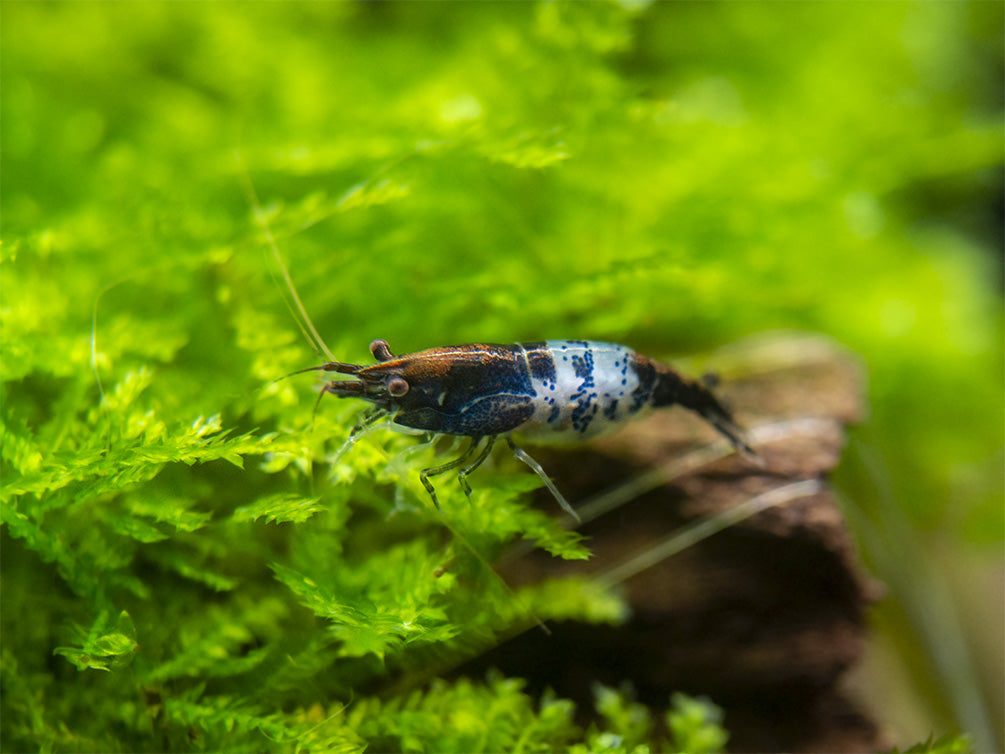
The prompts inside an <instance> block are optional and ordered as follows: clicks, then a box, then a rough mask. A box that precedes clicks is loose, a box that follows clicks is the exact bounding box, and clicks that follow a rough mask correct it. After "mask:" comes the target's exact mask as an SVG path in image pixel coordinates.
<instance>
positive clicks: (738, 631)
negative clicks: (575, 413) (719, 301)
mask: <svg viewBox="0 0 1005 754" xmlns="http://www.w3.org/2000/svg"><path fill="white" fill-rule="evenodd" d="M714 366H721V369H722V375H723V377H724V380H723V385H722V387H721V388H720V389H719V390H718V392H719V394H720V395H721V396H722V397H723V398H724V400H725V401H726V402H727V403H728V404H729V405H731V406H732V407H733V409H734V410H735V412H736V415H737V418H738V420H739V421H740V422H741V424H743V425H744V426H746V427H748V428H749V433H750V439H751V440H752V442H753V444H754V446H755V447H756V449H757V452H758V454H759V456H760V457H761V459H762V461H763V466H758V465H757V464H755V463H753V462H751V461H750V460H749V459H745V458H742V457H739V456H736V455H734V454H731V453H730V451H729V449H728V448H726V446H725V443H720V442H719V441H718V440H717V438H716V436H715V432H714V431H713V430H711V429H710V428H709V427H707V426H706V425H705V424H703V423H702V422H701V421H700V420H698V419H696V418H694V417H693V416H691V415H689V414H688V413H687V412H685V411H678V410H672V411H664V412H659V413H656V414H654V415H652V416H651V417H649V418H648V419H647V420H645V421H643V422H640V423H637V424H635V425H632V426H630V427H628V428H626V429H625V430H624V431H622V432H621V433H619V434H617V435H615V436H612V437H609V438H604V439H602V440H600V441H597V442H595V443H594V444H593V445H591V446H590V447H589V448H588V449H585V450H579V451H574V450H568V449H566V450H563V451H561V452H555V453H551V454H548V455H546V456H545V455H544V454H542V453H540V452H538V453H536V454H535V455H536V456H537V457H538V458H540V460H541V461H542V462H543V463H544V465H545V467H546V468H547V469H548V470H549V472H551V473H552V475H553V477H554V478H555V481H556V482H557V484H558V486H559V488H560V489H561V490H563V492H565V493H566V495H567V496H568V497H569V499H570V500H584V499H588V498H591V497H593V499H594V502H593V503H589V502H588V503H587V504H586V505H585V507H583V508H582V509H581V511H582V512H583V513H584V519H586V520H585V521H584V523H583V525H582V527H581V531H582V532H583V533H584V534H585V535H587V536H588V537H589V543H590V547H591V549H592V550H593V552H594V553H595V556H594V558H593V559H591V560H590V561H588V562H586V563H580V562H565V561H556V560H555V559H552V558H549V557H548V556H546V555H544V554H542V553H540V552H527V551H524V552H520V553H519V554H518V556H516V557H511V558H509V559H508V560H506V561H504V563H503V565H502V571H503V576H504V578H505V579H506V580H507V581H508V582H510V583H511V584H513V585H520V584H524V583H529V582H533V581H536V580H539V579H541V578H543V577H545V576H549V577H555V576H562V575H567V574H584V573H586V574H590V575H591V576H593V577H594V578H597V579H600V580H602V581H605V582H606V583H610V584H612V585H615V584H616V585H620V588H621V589H623V590H624V593H625V595H626V597H627V601H628V603H629V605H630V607H631V617H630V618H629V620H628V621H627V622H626V623H624V624H622V625H618V626H596V625H587V624H580V623H574V622H565V623H560V624H558V625H553V626H552V634H551V635H546V634H545V633H544V632H542V631H529V632H526V633H524V634H522V635H521V636H518V637H516V638H514V639H512V640H510V641H508V642H506V643H504V644H502V645H500V646H499V647H497V648H495V649H494V650H492V651H491V652H489V653H488V654H486V655H485V656H482V657H480V658H479V659H478V660H477V661H475V662H474V663H472V664H471V665H469V666H467V667H466V668H464V669H463V670H462V672H463V673H478V672H480V671H481V670H483V669H486V668H489V667H498V668H500V669H501V670H502V671H503V672H505V673H506V674H508V675H516V676H521V677H524V678H526V679H527V681H528V684H529V686H530V688H532V689H536V690H543V689H544V688H546V687H550V688H552V689H554V690H555V691H556V692H557V693H558V694H559V695H560V696H566V697H570V698H573V699H575V700H577V701H578V702H579V703H580V709H587V710H588V709H590V708H591V691H590V688H591V684H592V683H593V682H596V681H599V682H602V683H604V684H607V685H612V686H619V685H621V684H622V683H623V682H626V681H628V682H630V683H631V685H632V686H633V687H634V689H635V691H636V694H637V698H638V699H639V700H640V701H642V702H644V703H646V704H649V705H651V706H652V708H653V709H654V710H655V711H662V710H665V709H666V708H667V706H668V701H669V696H670V694H671V693H672V692H674V691H683V692H686V693H690V694H693V695H702V694H703V695H707V696H708V697H710V698H711V699H712V700H713V701H714V702H716V703H717V704H718V705H720V706H721V707H723V708H724V710H725V713H726V718H725V725H726V728H727V729H728V730H729V731H730V732H731V735H732V738H731V740H730V743H729V749H730V750H732V751H780V750H788V751H830V752H839V751H849V752H851V751H869V750H875V749H876V748H877V747H880V746H882V745H883V743H884V742H883V741H882V740H881V738H880V735H879V733H878V730H877V726H876V724H875V723H874V722H873V721H872V720H871V719H870V718H869V716H868V715H867V713H865V712H863V711H862V710H860V709H858V708H857V707H856V706H855V702H854V700H852V699H849V698H848V697H847V696H846V694H845V692H844V690H843V688H842V678H843V676H844V675H845V673H846V671H847V670H848V669H849V668H850V667H851V666H853V665H855V664H856V663H857V662H858V661H859V660H860V658H861V656H862V652H863V646H864V640H865V635H866V630H867V629H866V620H865V615H866V610H867V608H868V606H869V603H870V602H871V601H872V600H874V599H875V598H876V596H877V592H878V590H877V588H876V586H875V585H874V584H872V583H871V582H869V581H868V580H867V579H866V578H864V577H863V576H862V574H861V572H860V570H859V569H858V567H857V565H856V560H855V555H854V551H853V546H852V542H851V540H850V538H849V535H848V532H847V530H846V528H845V525H844V521H843V518H842V515H841V512H840V510H839V508H838V506H837V504H836V501H835V499H834V496H833V494H832V493H831V492H830V490H829V488H828V486H827V482H826V476H827V474H828V473H829V472H830V471H831V470H832V469H833V468H834V466H835V465H836V463H837V461H838V458H839V455H840V452H841V449H842V445H843V442H844V429H843V428H844V425H845V424H847V423H851V422H855V421H858V420H859V419H860V418H861V416H862V412H863V408H862V395H863V392H864V386H863V379H862V370H861V368H860V366H859V364H858V362H857V361H856V360H855V359H854V358H852V357H851V356H850V355H848V354H847V353H845V352H844V351H842V350H841V349H839V348H838V347H836V346H835V345H833V344H831V343H830V342H829V341H826V340H824V339H822V338H818V337H811V336H794V335H779V336H774V337H771V338H764V339H760V340H758V341H756V342H749V343H746V344H742V345H740V346H736V347H734V348H732V349H730V351H729V352H727V353H723V354H722V355H721V356H720V358H719V359H718V361H717V363H716V364H715V365H714ZM609 488H613V490H614V491H613V492H609V493H607V494H606V495H605V494H601V495H600V496H599V498H598V497H597V491H598V490H607V489H609ZM755 510H756V511H757V512H756V513H755V512H754V511H755ZM726 511H730V512H733V513H736V512H737V511H739V512H740V514H741V515H746V516H747V517H746V518H743V519H742V520H734V521H732V522H728V525H726V524H720V525H726V528H724V529H722V530H721V531H718V532H717V533H714V534H712V535H711V536H708V537H707V538H705V539H703V540H702V541H700V542H698V543H697V544H695V545H693V546H688V547H685V546H684V545H683V544H681V543H679V542H678V543H677V544H673V541H671V543H670V545H669V547H668V545H667V541H668V537H670V536H671V535H673V533H674V532H678V531H680V530H681V528H682V527H687V526H688V525H689V524H694V523H695V522H698V521H704V520H707V519H708V517H710V516H714V515H715V514H720V513H723V512H726ZM740 517H741V516H737V518H740ZM660 548H662V551H661V549H660Z"/></svg>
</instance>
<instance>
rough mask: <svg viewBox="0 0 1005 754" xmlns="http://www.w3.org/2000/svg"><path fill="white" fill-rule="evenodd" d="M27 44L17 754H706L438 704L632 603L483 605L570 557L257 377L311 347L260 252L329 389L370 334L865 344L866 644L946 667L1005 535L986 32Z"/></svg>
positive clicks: (572, 29)
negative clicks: (965, 590) (553, 753)
mask: <svg viewBox="0 0 1005 754" xmlns="http://www.w3.org/2000/svg"><path fill="white" fill-rule="evenodd" d="M0 12H2V14H3V24H2V26H0V34H2V44H0V48H2V49H0V56H2V59H0V63H2V68H0V71H2V77H3V81H2V83H3V86H2V87H0V98H2V108H3V112H4V113H5V118H4V127H3V129H2V133H0V138H2V183H3V186H2V188H3V191H2V194H0V203H2V206H0V208H2V217H3V244H2V246H0V276H2V277H0V285H2V309H0V323H2V330H0V332H2V340H3V345H2V349H0V377H2V394H0V399H2V410H0V418H2V422H3V427H2V430H0V432H2V435H0V436H2V440H0V443H2V445H0V455H2V461H0V473H2V534H0V546H2V551H0V556H2V565H3V591H2V636H3V643H2V681H3V689H4V692H3V695H2V705H3V706H2V716H0V721H2V722H0V725H2V728H0V733H2V736H0V746H2V748H3V749H4V750H22V749H44V750H51V751H79V750H95V751H97V750H101V751H144V750H146V751H167V750H197V751H213V750H223V749H226V750H228V751H243V750H255V751H258V750H261V749H262V748H263V747H269V748H272V747H276V748H279V749H288V750H319V749H325V750H332V751H346V752H353V751H362V750H363V749H364V748H366V747H368V746H369V747H370V748H371V749H372V750H380V751H384V750H387V751H390V750H400V751H404V750H408V751H427V750H428V751H462V750H463V751H504V750H505V751H520V750H527V751H542V750H551V749H555V748H564V747H570V746H579V747H583V748H582V750H589V751H597V750H602V749H603V750H611V751H622V750H624V751H630V750H637V751H641V750H644V748H645V747H653V748H663V749H665V750H674V747H675V746H679V747H681V748H680V749H679V750H695V748H694V747H699V748H701V747H704V748H705V750H709V751H713V750H721V748H722V746H724V745H725V742H726V739H727V735H726V732H725V731H728V728H729V720H728V718H727V719H726V720H724V721H721V720H719V719H718V718H717V717H716V715H715V709H714V707H712V706H711V705H708V706H704V707H703V706H702V705H703V704H705V703H703V702H700V701H696V700H688V699H687V698H686V697H679V698H678V697H675V698H674V700H671V699H667V704H666V709H665V710H663V711H661V712H660V713H659V714H661V715H665V716H666V719H667V720H668V721H669V722H667V723H666V724H661V725H657V724H655V718H650V717H647V715H650V714H651V713H649V712H648V711H646V710H635V711H632V710H633V709H634V708H633V707H632V705H631V702H630V700H629V699H628V698H627V696H624V695H622V693H621V692H614V691H611V690H604V689H600V690H598V691H597V709H598V712H599V713H600V718H599V719H600V721H601V722H600V723H598V724H597V725H595V726H593V727H590V728H584V727H582V726H578V725H577V724H576V723H575V710H574V709H573V707H572V705H571V703H570V702H567V701H565V700H562V699H559V698H555V697H547V696H546V697H545V698H542V699H534V698H532V697H530V696H529V695H527V694H526V693H524V691H523V687H522V684H521V681H520V680H519V679H513V678H505V677H503V676H501V675H498V674H497V675H493V676H491V677H489V678H487V679H485V680H484V681H472V680H467V679H460V680H444V679H442V678H439V677H438V676H439V675H441V674H442V673H444V672H445V671H446V670H449V669H450V668H452V667H455V666H456V665H457V664H458V663H459V662H461V661H462V660H463V659H464V658H467V657H470V656H472V655H473V654H477V653H478V652H479V651H481V650H483V649H484V648H486V647H489V646H492V645H493V644H494V643H495V642H497V641H498V640H499V638H500V637H502V636H505V635H507V634H509V633H512V632H514V631H518V630H524V629H526V628H527V627H529V626H530V627H532V626H534V625H535V623H536V622H537V621H547V620H550V619H576V620H583V621H592V622H610V623H617V622H618V621H620V620H623V619H624V617H625V606H624V604H623V602H622V600H621V597H620V595H619V594H618V593H617V592H616V591H609V590H605V589H601V588H599V587H597V586H596V585H594V584H591V583H589V582H587V581H577V580H567V581H554V582H546V583H543V584H540V585H537V586H533V587H526V588H522V589H520V590H519V591H518V592H514V591H513V590H512V589H511V588H510V587H509V586H508V585H506V584H505V583H503V582H501V581H500V580H499V579H498V578H497V577H496V576H495V575H494V574H493V572H492V571H491V569H490V568H489V567H488V565H487V564H488V563H489V562H491V561H492V560H493V559H494V558H495V556H496V555H498V553H500V552H501V551H502V550H503V548H504V547H505V546H506V545H507V544H510V543H512V542H514V541H516V540H519V539H529V540H533V541H534V542H535V544H536V546H538V547H541V548H544V549H545V550H547V551H548V552H550V553H552V554H553V555H554V556H556V557H560V558H585V557H588V555H589V549H588V544H589V543H588V542H584V541H582V540H581V539H580V538H579V537H578V535H576V534H575V533H570V532H568V531H566V530H565V529H563V528H562V527H561V526H559V524H558V522H557V516H556V515H548V512H547V511H544V512H542V511H539V510H537V509H534V508H529V507H528V506H527V495H528V492H529V491H530V490H532V489H534V488H535V487H537V486H538V485H539V482H538V480H537V479H536V477H533V476H532V475H530V474H528V473H527V471H526V469H522V468H519V467H518V466H517V465H516V464H513V463H510V462H509V461H506V460H502V459H500V460H499V461H498V463H497V464H496V465H495V466H494V467H493V468H490V469H482V470H479V472H478V473H477V474H476V475H475V476H474V477H473V479H472V485H473V487H474V493H473V495H472V497H471V498H470V500H469V499H468V498H467V497H466V496H465V495H464V493H463V492H462V491H461V489H460V488H459V486H458V485H457V484H456V483H455V481H454V480H453V479H452V478H450V477H440V478H439V479H438V480H437V492H438V495H439V498H440V501H441V503H442V507H443V514H442V516H441V515H438V514H437V512H436V510H435V509H434V508H433V507H432V505H431V504H430V502H429V499H428V497H427V496H426V494H425V491H424V490H423V488H422V486H421V484H420V483H419V479H418V471H419V470H420V469H422V468H425V467H428V466H430V465H435V463H436V461H434V457H436V451H435V449H434V448H432V447H426V448H423V449H418V450H412V448H413V447H414V446H415V443H416V440H415V438H411V437H406V436H401V435H398V434H394V433H390V432H385V433H379V434H376V435H374V436H373V437H372V439H371V438H368V439H366V440H364V441H362V442H360V443H358V444H357V445H356V446H355V447H354V448H353V449H352V451H351V452H350V453H349V454H347V455H346V456H344V457H343V458H341V459H340V460H339V462H338V463H337V464H335V465H332V464H330V463H329V459H330V457H331V454H332V453H333V452H334V451H335V449H337V448H338V447H339V445H340V443H341V442H342V441H343V440H344V439H345V437H346V435H347V433H348V431H349V428H350V427H351V426H352V425H353V424H354V423H355V421H356V420H357V419H358V418H359V415H360V410H361V406H359V405H357V404H356V403H355V402H352V401H346V402H337V401H335V400H327V399H326V400H324V401H322V403H321V404H320V407H319V408H318V409H317V412H316V413H315V412H314V399H315V394H314V393H313V392H312V391H311V389H310V385H311V383H312V381H311V379H310V378H309V377H302V378H292V379H289V380H283V381H278V382H277V381H276V380H277V379H278V378H280V377H282V376H283V375H285V374H287V373H289V372H292V371H294V370H296V369H301V368H304V367H306V366H311V365H312V364H316V363H318V356H317V355H316V354H314V353H313V352H312V351H311V348H310V345H309V343H308V341H307V339H306V338H304V336H303V334H302V332H301V330H300V328H299V326H298V315H297V313H296V311H295V308H294V306H293V302H292V301H291V298H290V294H289V292H288V290H287V289H286V286H285V283H284V282H283V279H282V271H281V269H280V268H279V266H278V264H277V262H276V259H275V258H274V257H273V255H272V252H271V250H270V246H269V243H268V242H267V238H266V236H265V233H264V231H263V227H267V228H268V229H269V230H270V231H271V234H272V235H273V236H274V238H275V243H276V248H277V249H278V251H279V253H280V254H281V255H282V257H283V259H284V261H285V264H286V266H287V268H288V270H289V273H290V275H291V277H292V278H293V280H294V281H295V283H296V287H297V289H298V290H299V293H300V295H301V297H302V299H303V303H304V306H305V308H306V310H307V312H309V314H310V317H311V319H312V320H313V322H314V324H315V325H316V326H317V328H318V331H319V332H320V333H321V334H322V336H323V337H324V339H325V341H326V342H327V345H328V347H329V348H330V349H331V351H332V352H333V353H334V354H335V355H336V356H337V357H338V358H339V359H340V360H343V361H348V362H354V363H365V362H368V361H369V360H370V358H371V357H370V355H369V353H368V351H367V344H368V343H369V342H370V341H371V340H372V339H374V338H378V337H379V338H385V339H387V340H388V341H389V342H390V344H391V347H392V348H394V349H395V351H396V352H407V351H414V350H419V349H422V348H426V347H430V346H435V345H444V344H449V343H463V342H469V341H486V342H512V341H518V340H538V339H542V338H554V337H573V338H592V339H596V340H610V341H615V342H623V343H628V344H630V345H631V346H632V347H634V348H637V349H638V350H639V351H641V352H645V353H648V354H650V355H652V356H654V357H657V358H664V357H665V358H671V357H673V356H674V355H679V354H689V353H700V352H707V351H708V350H710V349H712V348H714V347H715V346H718V345H722V344H725V343H729V342H731V341H734V340H736V339H738V338H740V337H742V336H744V335H747V334H750V333H756V332H760V331H765V330H773V329H779V328H783V329H801V330H813V331H819V332H823V333H826V334H828V335H830V336H832V337H834V338H835V339H837V340H839V341H841V342H842V343H843V344H845V345H846V346H848V347H849V348H850V349H852V350H853V351H855V352H856V353H858V354H860V355H861V357H862V359H863V361H864V363H865V364H866V365H867V368H868V370H869V378H870V394H869V403H870V408H871V417H870V419H869V421H868V422H867V423H866V425H865V426H863V427H861V428H859V429H858V430H857V431H856V433H855V435H854V437H853V442H852V446H851V448H850V450H849V458H848V462H847V465H846V467H845V468H843V469H841V470H840V473H839V476H838V482H839V484H840V486H841V490H842V492H843V493H844V495H845V497H846V498H847V499H848V500H849V501H850V503H851V504H852V505H854V506H855V509H856V511H857V513H856V515H855V516H853V520H855V521H857V522H858V523H857V526H858V527H859V528H860V530H861V531H862V532H863V535H862V546H863V548H864V550H865V556H866V559H867V561H868V562H869V563H870V564H871V566H872V567H873V568H875V569H876V570H877V575H878V576H879V578H880V579H882V580H884V581H886V583H887V585H888V587H889V588H890V589H891V592H892V594H891V600H892V602H893V604H895V605H900V606H902V608H901V609H902V613H896V615H895V616H894V617H892V618H890V619H889V620H887V621H886V622H885V624H884V625H886V626H887V627H888V628H890V630H896V631H901V632H903V633H904V634H905V636H907V638H905V639H904V640H903V642H901V643H902V644H903V645H904V646H916V645H917V649H916V651H917V652H919V653H921V655H923V656H925V657H928V658H930V657H933V656H936V655H938V648H939V638H938V636H936V637H935V639H934V640H930V641H931V643H928V644H926V643H925V642H924V641H921V642H916V641H915V640H914V639H913V638H911V637H913V636H914V635H915V634H925V633H926V631H925V626H924V625H921V624H919V623H918V621H923V620H924V618H923V617H922V616H923V615H924V614H925V613H926V612H927V611H926V609H925V608H926V604H925V603H924V602H920V603H919V602H918V601H917V597H916V596H915V595H916V592H917V591H918V590H917V589H914V590H912V589H910V588H909V587H910V585H911V583H912V579H917V578H921V577H920V576H919V575H918V574H917V573H916V572H914V571H912V570H911V568H910V564H911V563H912V562H913V559H914V558H916V557H917V558H921V557H923V555H922V554H923V553H925V552H927V551H928V550H929V547H930V545H931V544H932V543H933V542H935V543H937V544H938V546H939V547H940V548H942V550H943V551H948V552H950V553H970V554H971V555H972V557H975V558H979V557H981V555H982V554H983V553H987V552H991V551H1000V547H1001V544H1002V531H1003V528H1005V527H1003V523H1005V522H1003V520H1002V510H1003V499H1002V490H1001V475H1000V470H1001V464H1002V436H1001V429H1002V427H1001V416H1002V408H1003V406H1002V390H1001V385H1002V376H1003V375H1002V327H1001V325H1002V320H1001V289H1000V279H1001V267H1000V264H1001V260H1000V257H997V256H995V252H997V251H1000V245H1001V238H1000V228H998V229H997V231H996V229H995V223H994V221H993V220H991V221H989V220H988V219H987V217H988V216H989V215H991V216H994V212H995V211H996V210H995V209H994V208H995V207H996V206H998V207H1000V199H1001V165H1002V160H1003V153H1005V148H1003V139H1002V128H1001V105H1002V103H1001V97H1000V92H1001V87H1000V72H1001V59H1002V56H1001V39H1000V38H997V37H996V35H995V33H993V32H992V31H988V30H992V29H999V30H1000V28H1001V23H1002V8H1001V6H1000V5H998V4H982V3H959V4H943V3H939V4H933V3H910V2H908V3H896V4H894V3H881V4H871V5H864V4H850V3H819V4H800V5H791V6H787V8H786V13H785V14H784V18H783V16H782V14H779V13H777V12H776V11H775V10H774V9H772V7H771V6H770V5H762V4H738V3H735V4H687V3H685V4H678V3H674V4H647V3H634V2H624V3H607V2H597V3H563V2H555V3H435V2H434V3H394V2H390V3H288V4H274V3H214V4H183V3H166V2H151V3H144V4H106V3H59V2H57V3H46V4H35V3H31V4H29V3H5V4H4V5H3V7H2V9H0ZM999 219H1000V216H999ZM284 301H285V302H286V303H285V304H284ZM441 449H442V446H441ZM884 548H890V549H895V550H897V551H898V552H902V553H906V555H904V556H903V558H906V561H907V565H905V563H904V562H900V563H897V562H895V561H896V560H897V558H884V557H883V550H884ZM974 553H976V555H973V554H974ZM971 555H968V557H970V556H971ZM961 557H962V556H961ZM903 558H902V560H903ZM898 568H899V569H900V570H898ZM992 612H994V614H995V615H996V616H997V617H998V619H999V620H1000V610H998V611H996V612H995V611H992ZM989 615H990V613H989ZM897 616H901V617H903V616H906V620H900V619H899V618H898V617H897ZM961 616H962V614H961ZM961 620H963V617H961ZM905 623H906V625H905ZM535 630H536V629H535ZM964 634H967V631H966V630H964ZM899 641H900V639H898V638H897V637H894V639H893V642H894V643H895V644H896V643H898V642H899ZM925 662H931V663H933V665H932V666H933V667H935V670H934V671H933V673H932V677H933V678H935V680H934V681H932V682H931V684H930V687H929V688H927V689H926V691H925V693H926V694H927V695H928V696H927V699H928V703H929V704H930V705H931V708H932V709H934V710H935V711H936V712H935V714H937V715H941V718H939V719H941V720H943V721H944V723H945V725H950V726H957V727H962V728H964V729H967V730H970V731H971V732H972V733H973V735H974V737H975V739H976V740H977V742H978V745H979V746H980V745H983V744H987V743H991V742H990V741H989V740H988V734H987V733H986V732H984V731H983V730H982V726H984V725H985V724H986V720H984V718H982V717H981V712H980V710H979V709H977V708H978V707H980V703H979V702H978V703H977V706H976V707H975V706H974V703H973V701H972V698H971V696H968V695H967V694H966V692H965V691H964V692H963V694H962V696H961V695H960V692H959V688H958V684H959V683H962V684H966V683H967V682H968V681H969V680H972V679H969V678H964V679H962V680H960V679H957V683H954V682H950V681H945V682H942V681H940V680H939V678H940V676H939V671H938V663H937V661H935V660H925ZM978 664H979V665H981V664H984V663H978ZM992 664H993V663H990V662H989V663H988V665H992ZM999 666H1000V663H999V664H998V665H996V666H995V667H999ZM389 679H397V680H396V685H394V686H393V687H390V690H388V688H389V687H388V686H387V683H388V682H389ZM375 690H380V693H377V691H375ZM968 700H969V701H968ZM695 705H697V706H695ZM989 706H990V707H991V708H1000V705H997V707H995V705H993V704H992V705H989ZM605 710H607V712H605ZM687 711H689V712H687ZM685 712H687V714H685ZM675 715H677V717H674V716H675ZM674 721H677V722H674ZM998 727H999V728H1000V726H998ZM975 728H976V730H975ZM723 729H725V730H723ZM660 730H671V731H678V732H679V735H680V736H682V737H683V742H681V741H678V742H677V743H676V744H675V743H674V741H673V740H671V739H667V738H666V736H665V734H663V733H660V732H659V731H660ZM929 732H930V731H929V730H927V729H926V730H919V731H917V732H916V733H917V739H918V740H921V739H923V738H924V737H925V736H927V735H928V733H929ZM999 743H1000V742H999Z"/></svg>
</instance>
